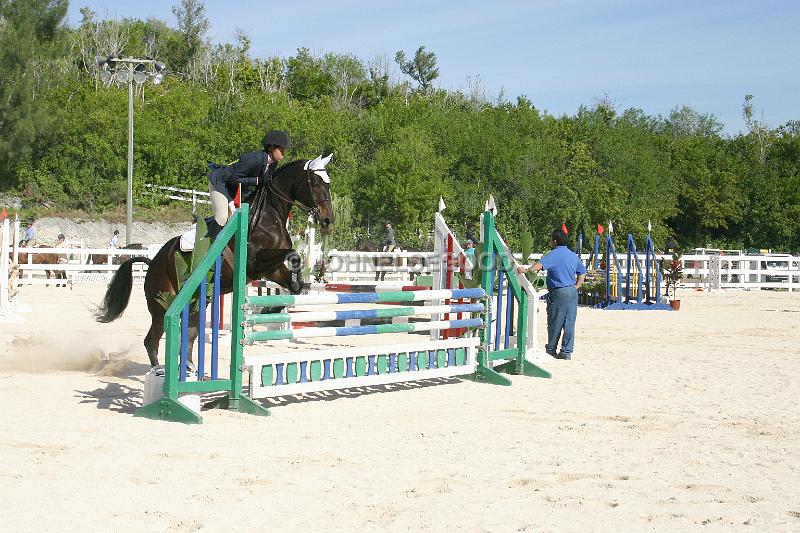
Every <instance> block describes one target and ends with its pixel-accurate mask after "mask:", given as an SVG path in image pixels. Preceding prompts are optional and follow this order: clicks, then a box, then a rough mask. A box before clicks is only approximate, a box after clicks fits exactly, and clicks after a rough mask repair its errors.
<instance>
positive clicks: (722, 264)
mask: <svg viewBox="0 0 800 533" xmlns="http://www.w3.org/2000/svg"><path fill="white" fill-rule="evenodd" d="M158 247H159V245H154V247H151V248H150V249H147V250H128V249H121V248H41V247H32V248H17V249H16V250H14V252H13V256H12V261H13V262H14V263H18V262H19V256H23V257H22V258H24V259H25V260H24V261H22V262H21V263H19V267H20V270H21V271H22V275H21V276H20V277H19V279H17V280H16V282H15V283H16V285H17V286H19V285H42V284H55V283H57V282H56V280H55V279H50V280H48V279H47V278H46V271H48V270H49V271H51V272H52V271H58V272H65V273H66V280H62V281H61V282H58V283H59V284H61V285H63V284H67V285H70V286H71V285H74V284H84V283H98V284H105V283H107V282H108V281H109V280H110V278H111V276H112V275H113V272H115V271H116V270H117V268H118V265H116V264H113V259H114V258H115V257H120V258H122V260H123V261H124V258H126V257H128V256H135V255H139V256H145V257H148V258H153V257H154V256H155V254H156V253H157V251H158ZM52 253H55V254H58V255H59V256H60V258H61V259H60V262H58V263H56V264H33V261H34V256H35V255H36V254H52ZM25 254H27V257H25ZM90 255H95V256H97V255H101V256H103V257H104V261H103V263H100V264H86V263H87V259H88V257H89V256H90ZM514 256H515V257H516V258H517V259H518V260H521V255H520V254H514ZM327 257H328V266H329V270H328V272H327V279H328V280H329V281H331V282H344V281H371V280H374V278H375V274H376V273H380V272H385V273H386V276H385V279H386V280H387V281H410V280H411V275H412V274H414V275H430V274H433V273H434V272H436V269H437V268H440V266H441V265H440V264H439V263H440V262H442V261H443V260H444V258H442V257H437V254H435V253H434V252H408V251H396V252H356V251H336V250H334V251H331V252H330V253H328V254H327ZM540 257H541V255H540V254H534V255H531V257H530V258H529V261H533V260H535V259H538V258H540ZM581 257H582V259H584V262H586V261H588V259H589V254H583V255H582V256H581ZM658 257H659V259H665V260H667V261H669V260H670V259H671V256H669V255H659V256H658ZM381 260H383V261H381ZM680 260H681V263H682V266H683V283H682V284H681V286H682V287H687V288H704V289H706V290H715V289H743V290H787V291H800V256H790V255H785V254H769V255H713V254H703V255H699V254H691V255H688V254H687V255H684V256H682V257H681V258H680ZM376 262H377V263H378V264H376ZM619 262H620V265H621V268H622V269H625V268H626V265H625V263H626V254H624V253H623V254H620V255H619ZM309 263H310V262H309ZM311 265H313V263H311ZM311 265H309V266H311ZM146 272H147V265H146V264H143V263H136V264H135V265H134V281H135V282H139V283H141V282H142V281H143V279H144V275H145V274H146Z"/></svg>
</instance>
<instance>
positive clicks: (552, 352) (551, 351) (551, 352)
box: [544, 344, 556, 357]
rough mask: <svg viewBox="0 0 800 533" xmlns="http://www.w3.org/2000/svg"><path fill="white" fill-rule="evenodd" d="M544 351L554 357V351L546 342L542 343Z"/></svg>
mask: <svg viewBox="0 0 800 533" xmlns="http://www.w3.org/2000/svg"><path fill="white" fill-rule="evenodd" d="M544 353H546V354H547V355H549V356H550V357H555V356H556V351H555V350H550V349H548V348H547V345H546V344H545V345H544Z"/></svg>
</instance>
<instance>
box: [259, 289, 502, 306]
mask: <svg viewBox="0 0 800 533" xmlns="http://www.w3.org/2000/svg"><path fill="white" fill-rule="evenodd" d="M485 296H486V293H485V292H484V290H483V289H442V290H425V291H398V292H381V293H370V292H365V293H323V294H299V295H294V296H293V295H288V294H281V295H273V296H248V297H247V299H246V302H247V304H248V305H249V306H253V307H293V306H297V305H335V304H369V303H387V302H422V301H426V300H445V299H461V298H483V297H485Z"/></svg>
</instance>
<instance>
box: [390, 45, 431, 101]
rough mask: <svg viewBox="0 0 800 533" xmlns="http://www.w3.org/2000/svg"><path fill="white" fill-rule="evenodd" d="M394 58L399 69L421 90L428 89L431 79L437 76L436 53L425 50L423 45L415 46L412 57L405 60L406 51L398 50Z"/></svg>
mask: <svg viewBox="0 0 800 533" xmlns="http://www.w3.org/2000/svg"><path fill="white" fill-rule="evenodd" d="M394 60H395V62H397V64H398V65H399V66H400V71H401V72H402V73H403V74H405V75H407V76H410V77H411V79H413V80H414V81H416V82H417V84H418V85H419V89H420V90H421V91H423V92H425V91H428V90H430V88H431V83H432V82H433V80H435V79H436V78H438V77H439V67H438V66H437V65H436V54H435V53H433V52H426V51H425V47H424V46H420V47H419V48H417V52H416V53H415V54H414V59H411V60H406V53H405V52H403V51H402V50H398V51H397V53H396V54H395V56H394Z"/></svg>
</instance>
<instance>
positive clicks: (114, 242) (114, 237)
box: [108, 229, 119, 248]
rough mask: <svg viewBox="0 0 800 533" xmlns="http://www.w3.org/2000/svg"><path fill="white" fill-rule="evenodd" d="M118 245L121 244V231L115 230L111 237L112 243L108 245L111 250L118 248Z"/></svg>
mask: <svg viewBox="0 0 800 533" xmlns="http://www.w3.org/2000/svg"><path fill="white" fill-rule="evenodd" d="M118 243H119V230H118V229H115V230H114V235H112V236H111V241H110V242H109V243H108V245H109V246H110V247H111V248H117V244H118Z"/></svg>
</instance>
